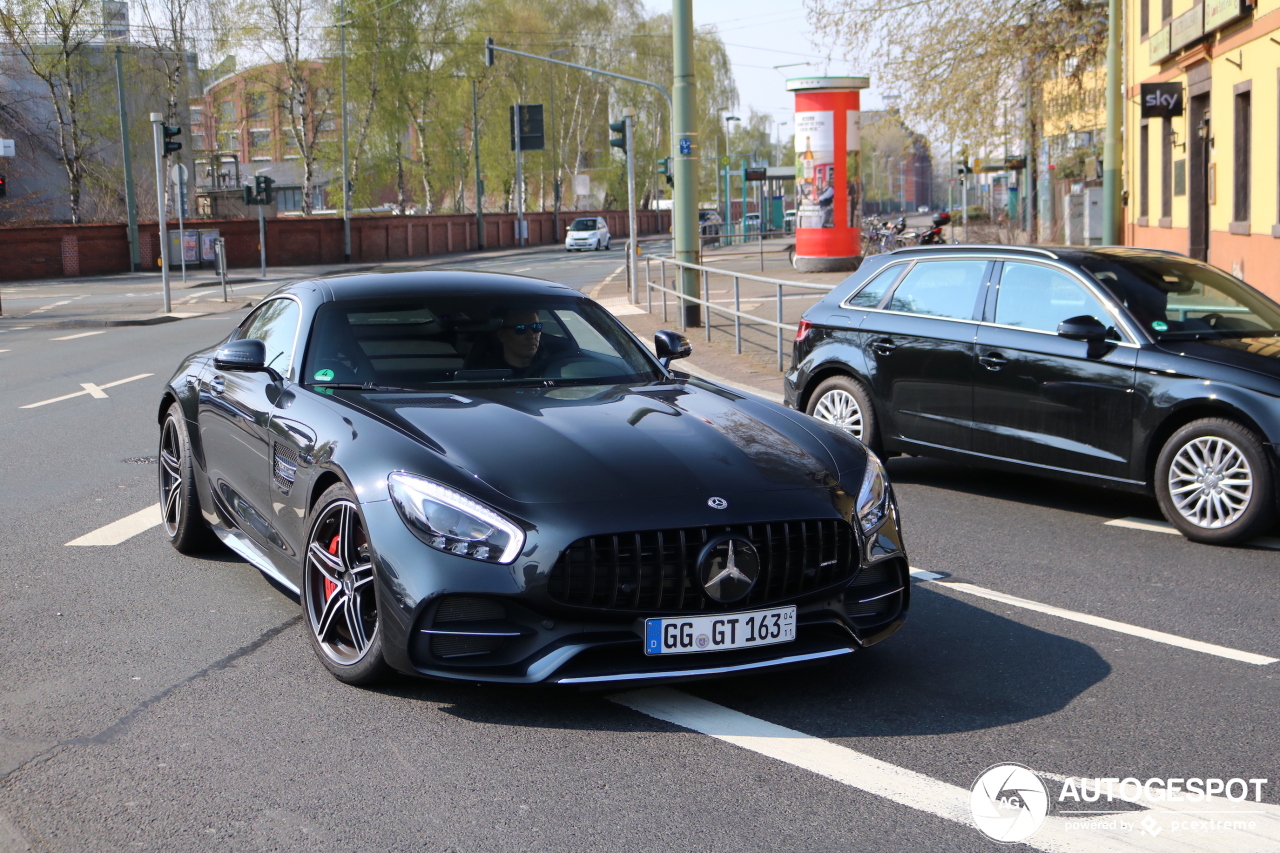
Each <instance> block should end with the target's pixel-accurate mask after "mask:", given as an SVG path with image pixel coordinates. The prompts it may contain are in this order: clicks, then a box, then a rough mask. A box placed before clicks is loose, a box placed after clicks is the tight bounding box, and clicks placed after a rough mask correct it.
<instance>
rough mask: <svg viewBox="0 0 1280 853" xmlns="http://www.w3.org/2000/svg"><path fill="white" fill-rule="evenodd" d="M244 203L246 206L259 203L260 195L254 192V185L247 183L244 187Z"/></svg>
mask: <svg viewBox="0 0 1280 853" xmlns="http://www.w3.org/2000/svg"><path fill="white" fill-rule="evenodd" d="M242 189H244V205H245V207H253V206H254V205H255V204H257V203H258V197H257V196H256V195H254V193H253V187H251V186H249V185H248V184H245V185H244V187H243V188H242Z"/></svg>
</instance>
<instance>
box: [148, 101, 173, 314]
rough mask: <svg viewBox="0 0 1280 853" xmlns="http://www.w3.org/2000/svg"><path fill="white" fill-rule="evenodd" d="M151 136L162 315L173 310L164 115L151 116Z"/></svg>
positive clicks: (155, 114)
mask: <svg viewBox="0 0 1280 853" xmlns="http://www.w3.org/2000/svg"><path fill="white" fill-rule="evenodd" d="M151 130H152V136H154V137H155V146H156V226H157V227H158V228H159V231H160V283H161V284H162V285H163V289H164V313H166V314H168V313H169V312H170V311H172V310H173V304H172V303H171V302H170V300H169V229H168V225H169V222H168V217H167V216H166V215H165V213H166V211H165V209H164V188H165V179H164V141H163V140H164V137H163V133H164V114H163V113H152V114H151Z"/></svg>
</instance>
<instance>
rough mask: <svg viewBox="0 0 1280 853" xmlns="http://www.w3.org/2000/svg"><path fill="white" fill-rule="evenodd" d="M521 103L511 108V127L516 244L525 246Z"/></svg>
mask: <svg viewBox="0 0 1280 853" xmlns="http://www.w3.org/2000/svg"><path fill="white" fill-rule="evenodd" d="M521 106H522V105H521V104H516V105H515V106H514V107H512V108H511V110H512V113H511V127H512V136H513V137H514V141H515V146H516V192H515V196H516V198H515V202H516V245H517V246H523V245H524V244H525V231H524V152H523V150H522V149H521V147H520V143H521V142H523V141H524V140H522V139H521V138H520V136H521V133H522V131H523V130H524V126H523V125H524V122H522V121H521V119H522V118H523V116H522V115H521Z"/></svg>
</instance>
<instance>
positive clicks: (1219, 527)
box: [1155, 418, 1275, 545]
mask: <svg viewBox="0 0 1280 853" xmlns="http://www.w3.org/2000/svg"><path fill="white" fill-rule="evenodd" d="M1155 490H1156V499H1157V500H1158V501H1159V502H1160V511H1161V512H1163V513H1164V517H1165V518H1167V519H1168V520H1169V523H1170V524H1172V525H1173V526H1174V527H1176V528H1178V530H1179V531H1181V532H1182V535H1183V536H1185V537H1187V538H1188V539H1190V540H1192V541H1194V542H1205V543H1209V544H1212V545H1235V544H1239V543H1241V542H1245V541H1247V540H1249V539H1252V538H1254V537H1256V536H1259V535H1261V534H1262V533H1263V532H1265V531H1266V530H1267V528H1269V527H1270V526H1271V523H1272V521H1273V520H1274V519H1275V487H1274V483H1273V480H1272V473H1271V466H1270V464H1269V461H1268V459H1267V456H1266V453H1265V452H1264V450H1263V446H1262V441H1261V440H1260V439H1259V438H1258V436H1257V435H1255V434H1254V433H1253V431H1252V430H1249V429H1247V428H1245V427H1243V426H1241V425H1240V424H1238V423H1236V422H1235V421H1229V420H1226V419H1224V418H1203V419H1201V420H1198V421H1192V422H1191V423H1189V424H1187V425H1186V426H1183V427H1182V428H1181V429H1179V430H1178V431H1177V432H1175V433H1174V434H1173V435H1171V436H1169V440H1168V441H1166V442H1165V444H1164V447H1163V448H1161V450H1160V456H1159V458H1158V459H1157V460H1156V470H1155Z"/></svg>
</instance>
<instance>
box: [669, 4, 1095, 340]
mask: <svg viewBox="0 0 1280 853" xmlns="http://www.w3.org/2000/svg"><path fill="white" fill-rule="evenodd" d="M1113 2H1115V0H1113ZM671 42H672V44H671V55H672V60H673V66H674V71H675V73H674V78H675V79H674V82H673V85H672V87H671V89H672V91H671V94H672V110H671V118H672V121H671V126H672V134H673V135H674V136H675V143H676V158H675V181H676V185H675V192H674V193H673V196H674V198H673V204H672V206H671V214H672V215H671V219H672V222H671V232H672V236H673V237H674V238H675V254H676V260H677V261H682V262H684V263H686V264H697V263H698V261H699V260H700V251H699V250H700V248H701V241H700V240H699V239H698V165H699V163H698V157H699V146H698V129H697V128H698V126H697V122H696V121H695V119H694V114H695V106H696V104H697V97H698V90H697V81H696V80H695V79H694V73H693V68H694V65H693V0H673V3H672V9H671ZM680 281H681V287H680V290H681V292H682V293H683V294H684V295H685V296H686V297H692V298H694V299H696V298H697V297H698V271H697V270H695V269H689V268H688V267H680ZM700 307H701V306H699V305H698V304H697V303H693V302H685V303H684V325H685V327H686V328H687V327H690V326H701V325H702V311H701V310H700Z"/></svg>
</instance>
